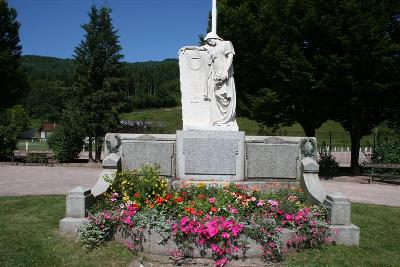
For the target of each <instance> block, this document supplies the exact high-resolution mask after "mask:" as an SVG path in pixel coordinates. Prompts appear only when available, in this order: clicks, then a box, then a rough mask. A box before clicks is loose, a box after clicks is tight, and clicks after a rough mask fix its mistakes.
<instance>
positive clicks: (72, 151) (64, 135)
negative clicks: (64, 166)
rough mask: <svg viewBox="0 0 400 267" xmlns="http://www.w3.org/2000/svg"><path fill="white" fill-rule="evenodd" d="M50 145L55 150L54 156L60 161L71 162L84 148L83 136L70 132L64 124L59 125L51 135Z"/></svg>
mask: <svg viewBox="0 0 400 267" xmlns="http://www.w3.org/2000/svg"><path fill="white" fill-rule="evenodd" d="M48 142H49V147H50V148H51V149H52V150H53V153H54V157H55V158H56V159H57V160H58V161H59V162H69V161H72V160H74V159H75V158H76V157H77V155H78V154H79V152H80V151H81V150H82V146H83V140H82V137H81V136H79V135H77V134H74V133H70V131H67V130H66V129H65V128H64V127H63V126H59V127H57V128H56V130H55V131H54V132H53V133H52V134H51V135H50V136H49V139H48Z"/></svg>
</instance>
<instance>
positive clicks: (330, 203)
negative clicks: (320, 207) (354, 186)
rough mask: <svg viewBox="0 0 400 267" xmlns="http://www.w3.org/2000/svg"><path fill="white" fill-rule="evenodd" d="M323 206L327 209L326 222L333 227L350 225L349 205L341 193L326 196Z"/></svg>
mask: <svg viewBox="0 0 400 267" xmlns="http://www.w3.org/2000/svg"><path fill="white" fill-rule="evenodd" d="M324 204H325V205H326V206H327V207H328V208H329V210H330V212H329V215H328V222H329V223H330V224H333V225H351V203H350V201H349V199H348V198H347V197H345V196H344V195H343V194H342V193H339V192H337V193H332V194H328V195H327V196H326V199H325V201H324Z"/></svg>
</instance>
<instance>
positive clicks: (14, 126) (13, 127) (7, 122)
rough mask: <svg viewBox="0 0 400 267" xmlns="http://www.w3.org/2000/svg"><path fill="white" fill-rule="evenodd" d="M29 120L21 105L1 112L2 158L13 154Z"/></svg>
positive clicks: (0, 155) (0, 154)
mask: <svg viewBox="0 0 400 267" xmlns="http://www.w3.org/2000/svg"><path fill="white" fill-rule="evenodd" d="M29 122H30V121H29V117H28V114H27V113H26V111H25V109H24V108H23V107H22V106H21V105H16V106H13V107H12V108H8V109H6V110H4V111H2V112H0V159H5V158H7V157H9V156H11V155H12V153H13V151H14V150H15V149H16V148H17V144H18V140H19V137H20V135H21V134H22V133H23V132H24V131H25V130H26V129H27V128H28V126H29Z"/></svg>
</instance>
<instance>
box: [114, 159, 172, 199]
mask: <svg viewBox="0 0 400 267" xmlns="http://www.w3.org/2000/svg"><path fill="white" fill-rule="evenodd" d="M167 190H168V183H167V181H166V179H164V178H162V177H160V172H159V169H158V168H157V167H154V166H152V165H144V166H143V167H142V168H140V169H137V170H122V171H121V172H118V173H117V174H116V176H115V178H114V179H113V181H112V183H111V186H110V189H109V190H108V191H109V193H110V194H111V193H113V192H119V194H122V195H121V196H120V197H125V198H128V199H129V197H132V196H133V195H134V194H135V193H137V197H136V198H137V199H140V200H142V201H143V202H144V200H145V199H147V198H153V197H155V196H165V194H166V192H167Z"/></svg>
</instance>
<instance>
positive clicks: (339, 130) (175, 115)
mask: <svg viewBox="0 0 400 267" xmlns="http://www.w3.org/2000/svg"><path fill="white" fill-rule="evenodd" d="M121 119H125V120H138V121H153V122H164V123H165V124H166V128H167V129H166V133H175V131H176V130H179V129H182V109H181V108H180V107H175V108H164V109H146V110H137V111H133V112H131V113H124V114H121ZM237 121H238V124H239V128H240V130H241V131H245V132H246V134H247V135H259V125H258V123H257V122H256V121H253V120H250V119H248V118H245V117H238V118H237ZM378 128H380V129H386V126H385V125H382V126H380V127H378ZM330 132H331V133H332V146H350V144H351V142H350V136H349V134H348V133H347V132H346V131H345V130H344V129H343V127H342V126H341V125H340V124H339V123H337V122H334V121H328V122H326V123H324V124H323V125H322V126H321V128H319V129H318V130H317V131H316V136H317V139H318V143H319V144H322V142H325V143H326V144H327V145H329V133H330ZM263 135H278V136H284V135H287V136H304V131H303V129H302V128H301V126H300V125H299V124H298V123H296V124H294V125H292V126H290V127H282V128H280V129H278V130H276V131H274V130H273V129H265V130H264V134H263ZM373 142H374V140H373V135H369V136H365V137H364V138H363V139H362V140H361V145H362V146H372V145H373Z"/></svg>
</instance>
